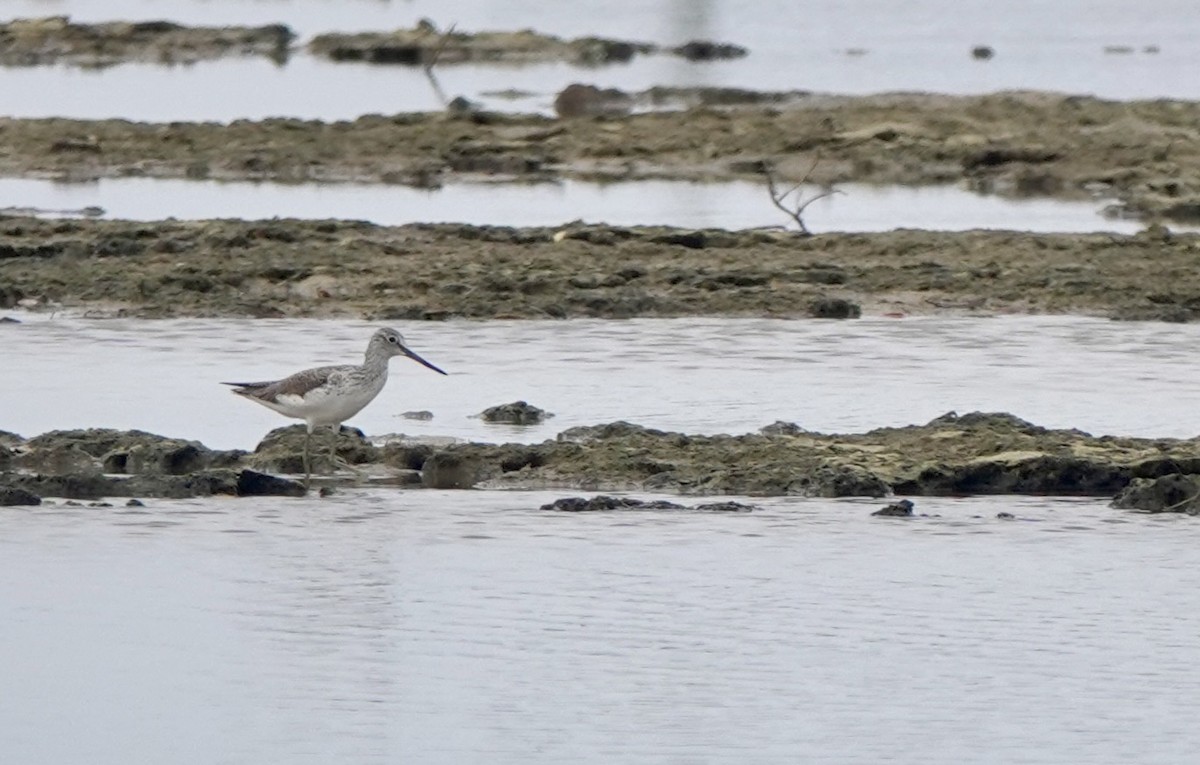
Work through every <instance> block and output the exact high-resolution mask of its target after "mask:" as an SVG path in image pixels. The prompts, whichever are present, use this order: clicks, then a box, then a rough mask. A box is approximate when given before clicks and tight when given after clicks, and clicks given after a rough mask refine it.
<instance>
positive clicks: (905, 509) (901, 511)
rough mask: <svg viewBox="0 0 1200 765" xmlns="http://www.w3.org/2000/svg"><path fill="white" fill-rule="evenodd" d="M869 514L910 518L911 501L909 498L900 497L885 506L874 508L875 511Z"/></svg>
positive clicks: (911, 512) (911, 510)
mask: <svg viewBox="0 0 1200 765" xmlns="http://www.w3.org/2000/svg"><path fill="white" fill-rule="evenodd" d="M871 515H878V516H882V517H885V518H912V517H913V503H912V500H911V499H900V500H897V501H895V502H893V503H892V504H890V505H888V506H886V507H883V508H880V509H879V510H876V511H875V512H873V513H871Z"/></svg>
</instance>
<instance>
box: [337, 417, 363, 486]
mask: <svg viewBox="0 0 1200 765" xmlns="http://www.w3.org/2000/svg"><path fill="white" fill-rule="evenodd" d="M341 436H342V426H341V424H340V423H339V424H337V425H334V426H333V448H332V449H330V450H329V460H330V462H332V463H333V465H334V468H333V469H335V470H336V469H337V468H345V469H346V470H349V471H350V472H351V473H354V475H356V476H357V477H359V478H362V476H363V472H362V471H361V470H359V469H358V468H356V467H354V466H353V465H351V464H350V463H349V462H347V461H346V460H344V459H342V458H341V457H339V456H338V454H337V444H338V440H339V439H340V438H341Z"/></svg>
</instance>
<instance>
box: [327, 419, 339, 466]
mask: <svg viewBox="0 0 1200 765" xmlns="http://www.w3.org/2000/svg"><path fill="white" fill-rule="evenodd" d="M330 429H331V430H332V431H333V441H331V442H330V443H329V472H330V473H334V472H336V471H337V469H338V456H337V445H338V436H340V435H341V434H342V424H341V423H340V422H338V423H334V424H333V425H331V426H330Z"/></svg>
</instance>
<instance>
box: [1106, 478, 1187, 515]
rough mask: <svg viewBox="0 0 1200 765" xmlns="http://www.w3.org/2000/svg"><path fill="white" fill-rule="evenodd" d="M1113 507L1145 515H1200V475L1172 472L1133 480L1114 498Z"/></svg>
mask: <svg viewBox="0 0 1200 765" xmlns="http://www.w3.org/2000/svg"><path fill="white" fill-rule="evenodd" d="M1111 504H1112V507H1115V508H1118V509H1121V510H1140V511H1142V512H1145V513H1187V514H1188V515H1197V514H1200V475H1183V474H1180V473H1172V474H1171V475H1164V476H1161V477H1159V478H1134V479H1133V480H1132V481H1130V482H1129V485H1128V486H1126V487H1125V488H1124V489H1122V490H1121V492H1120V493H1119V494H1117V496H1116V497H1115V498H1114V499H1113V501H1112V503H1111Z"/></svg>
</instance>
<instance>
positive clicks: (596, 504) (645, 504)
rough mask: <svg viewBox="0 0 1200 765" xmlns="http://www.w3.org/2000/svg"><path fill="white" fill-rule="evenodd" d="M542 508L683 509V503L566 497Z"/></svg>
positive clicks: (587, 510)
mask: <svg viewBox="0 0 1200 765" xmlns="http://www.w3.org/2000/svg"><path fill="white" fill-rule="evenodd" d="M541 509H542V510H561V511H564V512H569V513H580V512H595V511H598V510H683V509H685V508H684V506H683V505H679V504H676V503H674V502H667V501H665V500H653V501H646V500H642V499H633V498H632V497H610V496H608V495H606V494H601V495H599V496H596V497H564V498H562V499H556V500H554V501H553V502H550V503H549V504H545V505H542V507H541Z"/></svg>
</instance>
